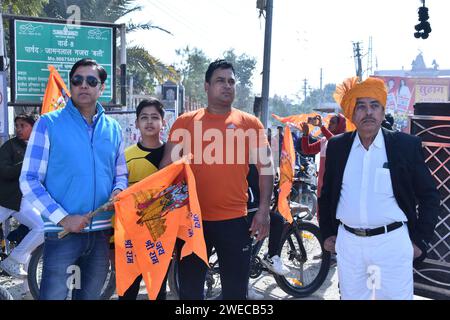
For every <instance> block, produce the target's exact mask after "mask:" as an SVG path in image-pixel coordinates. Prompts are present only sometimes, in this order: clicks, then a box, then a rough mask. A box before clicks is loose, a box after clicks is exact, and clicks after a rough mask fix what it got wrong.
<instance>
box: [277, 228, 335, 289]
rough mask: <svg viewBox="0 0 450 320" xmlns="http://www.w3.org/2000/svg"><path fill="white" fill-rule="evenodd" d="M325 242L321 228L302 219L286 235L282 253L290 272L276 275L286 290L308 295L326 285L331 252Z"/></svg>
mask: <svg viewBox="0 0 450 320" xmlns="http://www.w3.org/2000/svg"><path fill="white" fill-rule="evenodd" d="M321 243H322V242H321V236H320V233H319V228H318V227H317V226H316V225H314V224H312V223H309V222H300V223H298V224H297V225H296V226H295V225H294V226H293V227H291V228H289V229H288V230H287V231H286V233H285V234H284V235H283V237H282V240H281V245H280V248H279V250H278V254H279V256H280V258H281V259H282V261H283V263H284V264H285V265H286V266H287V267H288V268H289V269H290V272H289V273H288V274H287V275H284V276H280V275H274V277H275V281H276V282H277V284H278V285H279V286H280V288H281V289H283V290H284V291H285V292H286V293H288V294H290V295H292V296H294V297H297V298H302V297H307V296H309V295H311V294H313V293H314V292H315V291H316V290H317V289H319V288H320V286H321V285H322V284H323V282H324V281H325V279H326V277H327V275H328V270H329V268H330V253H329V252H328V251H325V249H324V248H323V246H322V244H321Z"/></svg>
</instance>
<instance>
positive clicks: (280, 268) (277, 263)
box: [261, 255, 290, 276]
mask: <svg viewBox="0 0 450 320" xmlns="http://www.w3.org/2000/svg"><path fill="white" fill-rule="evenodd" d="M261 261H262V263H263V264H264V265H265V266H266V268H267V269H269V270H270V271H272V272H274V273H276V274H278V275H280V276H285V275H287V274H288V273H289V271H290V270H289V268H288V267H286V266H285V265H284V264H283V262H281V259H280V257H279V256H278V255H275V256H273V257H272V258H269V256H268V255H266V256H265V257H264V259H262V260H261Z"/></svg>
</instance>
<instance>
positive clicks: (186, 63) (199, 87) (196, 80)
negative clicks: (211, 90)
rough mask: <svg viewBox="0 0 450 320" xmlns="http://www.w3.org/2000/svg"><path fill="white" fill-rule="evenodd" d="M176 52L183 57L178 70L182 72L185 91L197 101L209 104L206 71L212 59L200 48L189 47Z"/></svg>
mask: <svg viewBox="0 0 450 320" xmlns="http://www.w3.org/2000/svg"><path fill="white" fill-rule="evenodd" d="M176 54H177V55H178V56H179V57H180V58H181V63H179V64H178V70H179V72H180V74H181V78H182V83H183V85H184V93H185V96H186V97H189V98H191V99H193V100H195V101H196V102H198V103H200V104H202V105H205V106H206V105H207V102H208V101H207V99H206V95H205V89H204V83H205V72H206V69H208V65H209V63H210V59H209V58H208V57H207V56H206V54H205V53H204V52H203V51H202V50H201V49H198V48H193V49H191V48H189V46H187V47H186V48H184V49H178V50H176Z"/></svg>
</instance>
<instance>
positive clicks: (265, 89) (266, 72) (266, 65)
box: [261, 0, 273, 128]
mask: <svg viewBox="0 0 450 320" xmlns="http://www.w3.org/2000/svg"><path fill="white" fill-rule="evenodd" d="M272 12H273V0H267V1H266V27H265V35H264V61H263V83H262V93H261V97H262V108H261V109H262V110H261V111H262V112H261V122H262V124H263V125H264V127H266V128H267V120H268V115H269V80H270V51H271V47H272Z"/></svg>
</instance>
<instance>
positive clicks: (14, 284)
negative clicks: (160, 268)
mask: <svg viewBox="0 0 450 320" xmlns="http://www.w3.org/2000/svg"><path fill="white" fill-rule="evenodd" d="M336 271H337V270H336V267H332V268H331V269H330V271H329V273H328V277H327V279H326V280H325V282H324V283H323V285H322V286H321V288H320V289H319V290H317V291H316V292H315V293H314V294H313V295H311V296H309V297H307V298H302V299H296V298H294V297H292V296H290V295H288V294H286V293H285V292H284V291H283V290H281V289H280V288H279V287H278V285H277V284H276V282H275V280H274V278H273V277H272V276H271V275H270V274H267V273H266V274H263V275H262V276H261V277H259V278H257V279H251V280H250V283H252V284H253V286H254V288H255V290H256V292H258V293H260V294H263V295H264V300H339V291H338V286H337V283H338V279H337V272H336ZM0 285H2V286H4V287H5V288H7V289H8V291H9V292H10V293H11V295H12V296H13V297H14V299H15V300H30V299H32V297H31V295H30V293H29V292H28V289H27V285H26V284H24V282H23V281H22V280H17V279H13V278H11V277H6V276H0ZM111 299H112V300H115V299H117V295H114V296H113V297H112V298H111ZM138 299H142V300H145V299H147V294H146V289H145V286H144V285H143V283H142V285H141V291H140V292H139V297H138ZM168 299H170V300H173V299H174V296H173V294H171V293H170V291H169V292H168ZM414 299H415V300H424V299H426V298H423V297H420V296H414Z"/></svg>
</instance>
